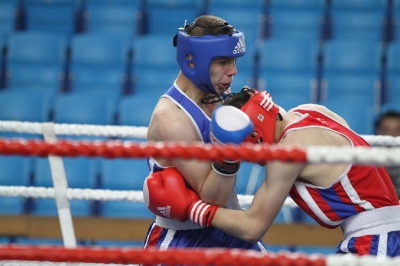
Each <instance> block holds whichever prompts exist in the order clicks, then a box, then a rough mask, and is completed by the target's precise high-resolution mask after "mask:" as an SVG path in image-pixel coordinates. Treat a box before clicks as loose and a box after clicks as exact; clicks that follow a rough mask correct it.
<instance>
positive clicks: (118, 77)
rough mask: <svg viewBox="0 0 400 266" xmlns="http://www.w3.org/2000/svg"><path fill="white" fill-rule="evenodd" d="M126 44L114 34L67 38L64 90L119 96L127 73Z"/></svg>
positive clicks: (122, 38) (123, 39)
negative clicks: (67, 67) (67, 69)
mask: <svg viewBox="0 0 400 266" xmlns="http://www.w3.org/2000/svg"><path fill="white" fill-rule="evenodd" d="M129 45H130V44H129V40H128V39H127V38H125V37H122V36H120V35H115V34H106V33H85V34H80V35H76V36H74V37H73V38H72V39H71V60H70V64H69V65H70V73H69V74H68V78H69V82H70V84H69V88H68V90H71V91H74V92H82V91H86V92H93V93H97V92H99V93H108V94H109V95H110V96H114V97H119V96H121V95H122V93H123V88H124V84H125V82H126V80H127V75H128V73H127V66H128V58H129V57H128V55H129V49H130V47H129Z"/></svg>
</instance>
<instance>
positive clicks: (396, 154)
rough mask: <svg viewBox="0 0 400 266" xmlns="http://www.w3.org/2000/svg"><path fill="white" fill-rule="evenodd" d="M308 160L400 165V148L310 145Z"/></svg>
mask: <svg viewBox="0 0 400 266" xmlns="http://www.w3.org/2000/svg"><path fill="white" fill-rule="evenodd" d="M307 162H308V163H315V164H317V163H354V164H373V165H384V166H400V148H384V147H374V148H373V149H371V148H370V147H356V148H352V147H335V146H324V147H322V146H310V147H308V148H307Z"/></svg>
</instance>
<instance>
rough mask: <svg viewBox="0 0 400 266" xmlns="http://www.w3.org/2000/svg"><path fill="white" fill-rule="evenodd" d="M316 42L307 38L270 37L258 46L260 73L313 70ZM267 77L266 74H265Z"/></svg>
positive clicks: (315, 59) (316, 50)
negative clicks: (294, 39)
mask: <svg viewBox="0 0 400 266" xmlns="http://www.w3.org/2000/svg"><path fill="white" fill-rule="evenodd" d="M317 53H318V43H317V42H316V41H314V40H310V39H307V38H303V39H299V38H298V39H296V41H293V40H291V39H290V38H271V39H268V40H265V42H264V43H263V45H262V46H261V47H260V56H261V58H260V67H261V73H265V72H266V71H267V72H271V71H275V72H280V71H294V72H310V71H312V72H313V71H314V70H315V68H316V64H317ZM266 77H268V76H266Z"/></svg>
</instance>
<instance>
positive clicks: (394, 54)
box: [387, 11, 400, 75]
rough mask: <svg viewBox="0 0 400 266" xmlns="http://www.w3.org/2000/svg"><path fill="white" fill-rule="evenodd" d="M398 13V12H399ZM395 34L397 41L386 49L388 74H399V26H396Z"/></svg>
mask: <svg viewBox="0 0 400 266" xmlns="http://www.w3.org/2000/svg"><path fill="white" fill-rule="evenodd" d="M399 13H400V11H399ZM397 28H398V30H397V32H396V36H397V39H396V40H395V41H394V42H392V43H389V44H388V47H387V71H388V72H389V73H390V74H397V75H399V74H400V62H399V60H398V58H400V26H397Z"/></svg>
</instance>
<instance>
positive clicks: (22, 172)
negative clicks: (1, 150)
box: [0, 156, 32, 215]
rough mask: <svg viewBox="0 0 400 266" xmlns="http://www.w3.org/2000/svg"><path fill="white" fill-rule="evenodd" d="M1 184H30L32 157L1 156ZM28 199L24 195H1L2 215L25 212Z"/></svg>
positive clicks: (0, 210) (0, 212)
mask: <svg viewBox="0 0 400 266" xmlns="http://www.w3.org/2000/svg"><path fill="white" fill-rule="evenodd" d="M0 169H1V171H0V184H1V185H2V186H29V185H30V182H31V174H32V159H31V158H26V157H22V156H0ZM25 202H26V199H25V198H22V197H0V206H1V208H0V214H1V215H5V214H6V215H21V214H23V213H25Z"/></svg>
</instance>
